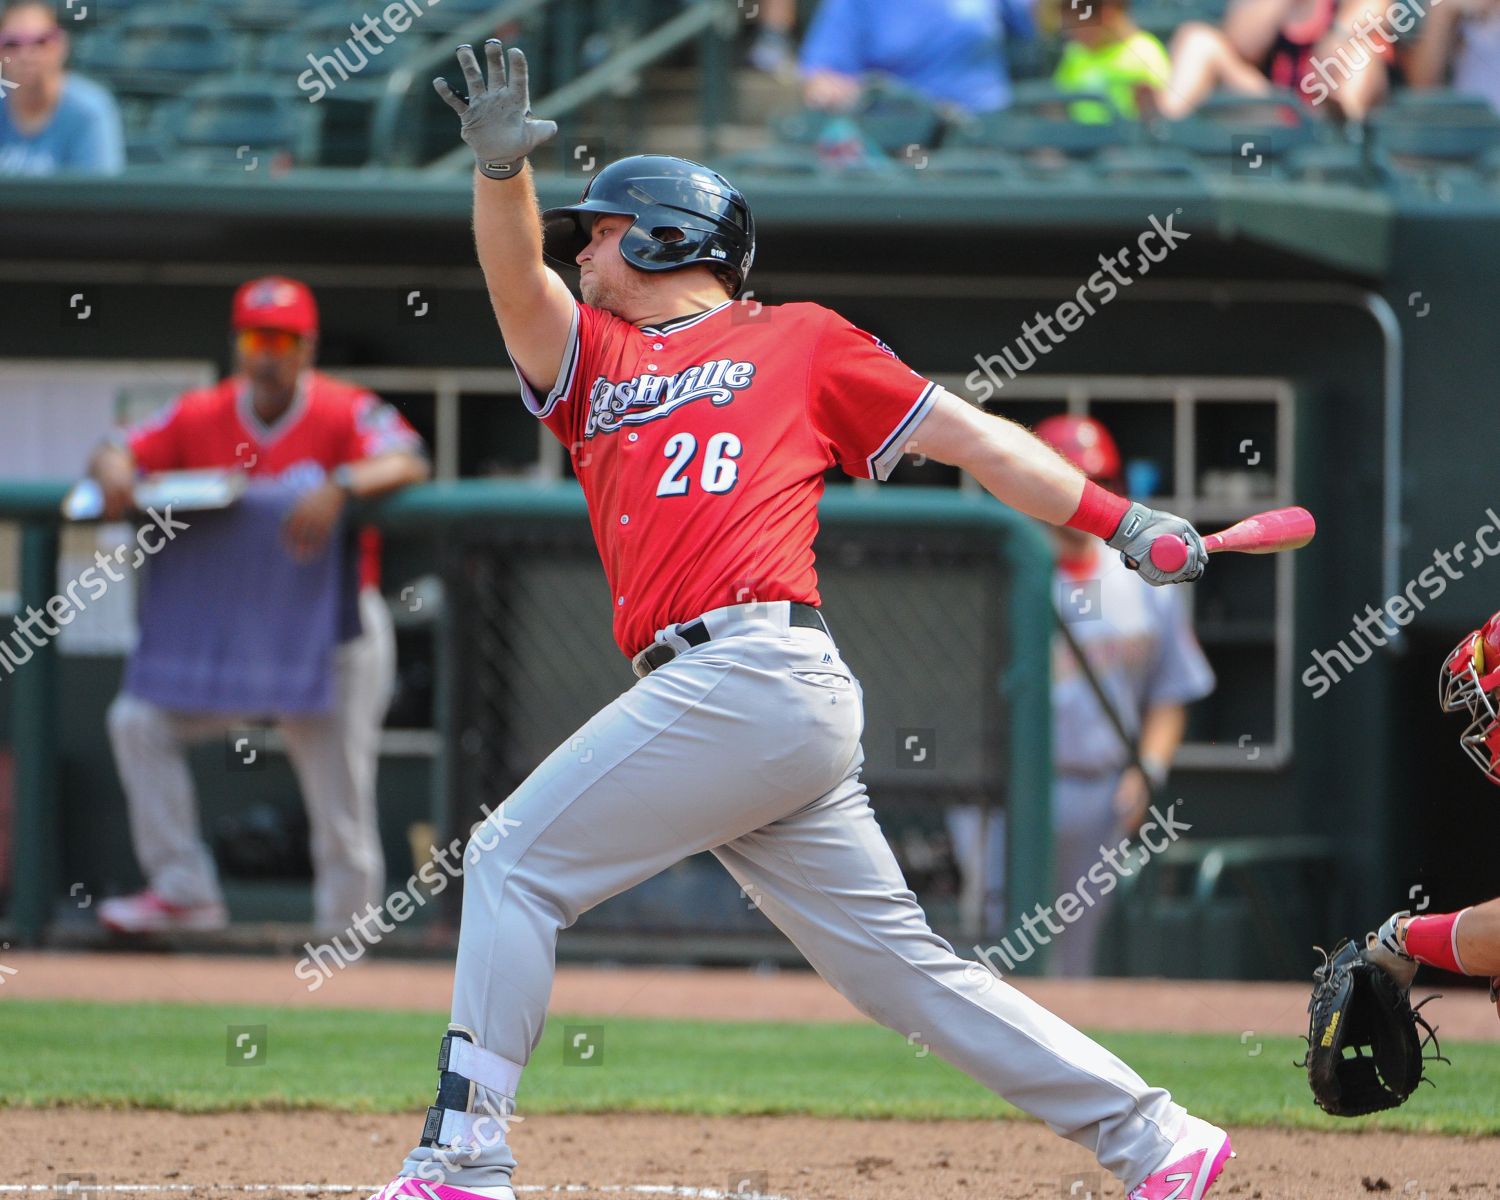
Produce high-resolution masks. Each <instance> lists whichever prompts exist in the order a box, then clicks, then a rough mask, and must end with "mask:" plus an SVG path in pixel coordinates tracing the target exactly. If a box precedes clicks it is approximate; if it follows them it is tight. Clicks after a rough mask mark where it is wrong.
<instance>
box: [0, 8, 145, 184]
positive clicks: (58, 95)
mask: <svg viewBox="0 0 1500 1200" xmlns="http://www.w3.org/2000/svg"><path fill="white" fill-rule="evenodd" d="M0 51H3V54H0V57H3V58H4V59H5V60H6V61H5V62H4V64H3V69H4V74H3V75H0V78H3V79H4V84H3V85H0V175H51V174H52V173H53V172H55V171H87V172H93V173H96V174H113V173H115V172H118V171H121V170H123V169H124V166H125V135H124V130H123V127H122V125H121V122H120V111H119V109H118V108H117V107H116V105H115V102H114V98H113V97H112V96H111V95H110V94H109V92H108V91H106V90H105V89H104V88H103V87H101V86H100V85H99V84H97V83H94V82H93V81H92V80H88V79H84V78H81V77H80V76H77V75H73V74H70V73H68V72H66V71H65V70H64V69H63V64H64V62H65V61H66V60H67V54H68V35H67V34H66V33H65V32H64V31H63V30H62V29H61V27H59V25H58V23H57V15H56V12H55V11H54V10H53V9H52V7H51V6H50V5H48V4H45V3H41V2H39V0H19V3H14V4H11V5H9V6H8V7H6V9H5V11H4V13H3V14H0Z"/></svg>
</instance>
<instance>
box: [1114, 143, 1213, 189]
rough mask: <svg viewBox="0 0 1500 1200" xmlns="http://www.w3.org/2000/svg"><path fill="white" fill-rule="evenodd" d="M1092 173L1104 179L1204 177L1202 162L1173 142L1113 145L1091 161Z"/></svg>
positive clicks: (1135, 180) (1131, 180) (1168, 180)
mask: <svg viewBox="0 0 1500 1200" xmlns="http://www.w3.org/2000/svg"><path fill="white" fill-rule="evenodd" d="M1089 167H1090V169H1091V170H1092V172H1093V174H1094V175H1095V176H1096V177H1097V178H1099V179H1101V180H1103V181H1104V182H1106V183H1112V184H1113V183H1126V184H1132V183H1133V184H1147V183H1184V182H1190V181H1198V180H1201V179H1202V178H1203V166H1202V164H1201V162H1200V161H1199V160H1198V158H1197V157H1195V156H1194V155H1192V154H1189V153H1188V152H1187V151H1185V150H1180V149H1178V148H1177V147H1175V146H1112V147H1110V148H1108V149H1105V150H1101V151H1100V152H1099V153H1098V154H1097V155H1095V156H1094V158H1093V159H1092V160H1091V161H1090V163H1089Z"/></svg>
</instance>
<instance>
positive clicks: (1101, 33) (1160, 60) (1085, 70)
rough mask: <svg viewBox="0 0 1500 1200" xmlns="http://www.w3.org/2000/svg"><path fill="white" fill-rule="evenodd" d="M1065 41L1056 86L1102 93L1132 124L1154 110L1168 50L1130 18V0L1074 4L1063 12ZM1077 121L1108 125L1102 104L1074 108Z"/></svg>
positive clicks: (1167, 67) (1163, 82) (1088, 0)
mask: <svg viewBox="0 0 1500 1200" xmlns="http://www.w3.org/2000/svg"><path fill="white" fill-rule="evenodd" d="M1061 11H1062V32H1063V36H1064V37H1065V38H1066V39H1067V45H1066V46H1065V47H1064V48H1063V53H1062V59H1061V61H1060V62H1059V63H1058V64H1057V70H1056V72H1055V73H1054V74H1053V76H1052V82H1053V83H1055V84H1057V86H1058V87H1059V88H1062V89H1064V90H1065V91H1070V92H1099V93H1102V94H1103V95H1105V96H1108V97H1109V99H1110V102H1111V103H1112V104H1113V105H1114V107H1115V108H1116V110H1117V111H1118V112H1119V113H1120V115H1121V116H1123V117H1128V118H1131V119H1132V120H1133V119H1135V118H1137V117H1139V116H1140V115H1141V109H1142V106H1143V105H1144V106H1145V111H1146V115H1148V116H1149V115H1151V114H1153V113H1154V112H1155V111H1156V92H1157V91H1158V90H1159V89H1160V88H1162V87H1164V86H1166V82H1167V76H1168V74H1169V73H1170V71H1171V64H1170V62H1169V61H1168V59H1167V48H1166V47H1165V46H1163V45H1162V44H1161V42H1160V41H1159V40H1158V39H1157V38H1156V37H1155V36H1154V35H1152V34H1149V33H1147V32H1145V30H1143V29H1141V28H1140V27H1139V26H1137V25H1136V23H1135V22H1134V21H1132V20H1131V19H1130V2H1129V0H1070V3H1067V4H1064V5H1062V7H1061ZM1070 112H1071V115H1072V117H1073V119H1074V120H1075V121H1087V122H1091V123H1095V124H1100V123H1103V122H1105V121H1107V120H1109V114H1108V113H1107V112H1104V111H1102V106H1101V105H1098V104H1085V103H1077V104H1074V105H1072V106H1071V110H1070Z"/></svg>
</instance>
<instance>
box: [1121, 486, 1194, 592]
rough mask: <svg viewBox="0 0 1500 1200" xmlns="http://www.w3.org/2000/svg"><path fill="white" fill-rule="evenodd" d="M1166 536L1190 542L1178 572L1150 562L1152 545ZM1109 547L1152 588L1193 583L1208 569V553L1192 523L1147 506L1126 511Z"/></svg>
mask: <svg viewBox="0 0 1500 1200" xmlns="http://www.w3.org/2000/svg"><path fill="white" fill-rule="evenodd" d="M1164 533H1170V534H1172V535H1173V536H1175V537H1179V538H1181V539H1182V540H1183V541H1184V542H1186V543H1187V560H1186V561H1185V562H1184V563H1183V564H1182V566H1181V567H1179V568H1178V569H1177V570H1175V571H1163V570H1162V569H1161V568H1160V567H1158V566H1157V565H1156V564H1155V563H1154V562H1152V561H1151V543H1152V542H1154V541H1155V540H1156V539H1157V538H1159V537H1161V536H1162V534H1164ZM1107 544H1108V545H1110V546H1113V547H1114V548H1115V549H1116V550H1118V551H1119V552H1120V557H1121V558H1122V559H1124V560H1125V565H1126V566H1127V567H1129V568H1130V569H1131V570H1132V571H1138V572H1139V573H1140V576H1141V578H1142V579H1144V580H1145V581H1146V582H1147V583H1149V584H1151V585H1152V586H1153V587H1160V586H1161V585H1162V584H1164V583H1191V582H1192V581H1193V580H1195V579H1197V578H1198V577H1199V576H1200V575H1202V574H1203V568H1204V567H1206V566H1208V552H1207V551H1206V550H1204V549H1203V539H1202V538H1201V537H1199V536H1198V531H1197V530H1196V529H1194V528H1193V526H1192V523H1191V522H1189V521H1184V520H1183V519H1182V518H1181V517H1176V516H1173V515H1172V514H1171V513H1169V512H1157V511H1156V510H1155V509H1150V508H1147V507H1146V506H1145V505H1144V504H1132V505H1131V506H1130V507H1129V508H1128V509H1126V510H1125V516H1124V519H1122V520H1121V521H1120V527H1119V528H1118V529H1116V530H1115V532H1114V534H1113V536H1111V537H1110V538H1109V539H1108V541H1107Z"/></svg>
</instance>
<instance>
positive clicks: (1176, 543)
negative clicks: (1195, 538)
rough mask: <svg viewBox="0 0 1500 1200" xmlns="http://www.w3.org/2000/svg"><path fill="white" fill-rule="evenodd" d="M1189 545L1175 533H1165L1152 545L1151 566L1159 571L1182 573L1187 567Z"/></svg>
mask: <svg viewBox="0 0 1500 1200" xmlns="http://www.w3.org/2000/svg"><path fill="white" fill-rule="evenodd" d="M1187 560H1188V548H1187V543H1186V542H1185V541H1183V540H1182V539H1181V538H1180V537H1178V536H1177V535H1176V534H1173V533H1164V534H1162V535H1161V537H1159V538H1157V539H1156V540H1155V541H1154V542H1152V543H1151V565H1152V566H1154V567H1155V568H1156V569H1157V570H1158V571H1166V572H1167V573H1168V574H1170V573H1171V572H1173V571H1180V570H1182V568H1183V567H1184V566H1186V565H1187Z"/></svg>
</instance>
